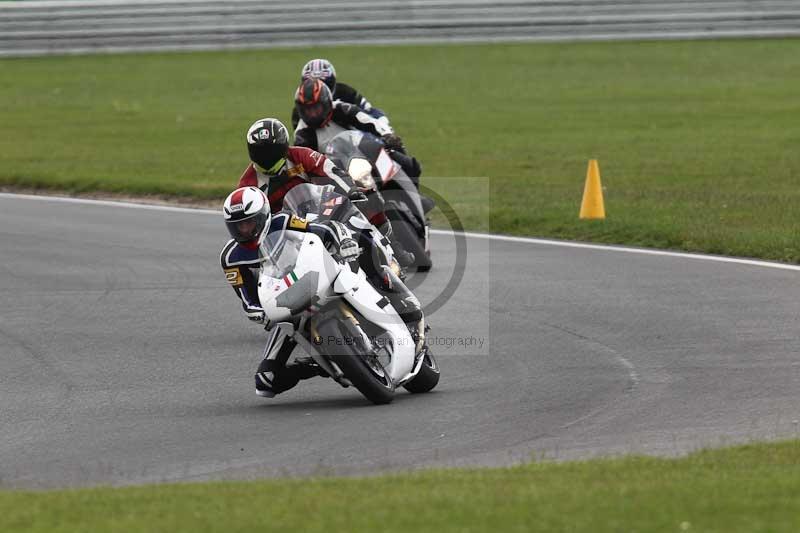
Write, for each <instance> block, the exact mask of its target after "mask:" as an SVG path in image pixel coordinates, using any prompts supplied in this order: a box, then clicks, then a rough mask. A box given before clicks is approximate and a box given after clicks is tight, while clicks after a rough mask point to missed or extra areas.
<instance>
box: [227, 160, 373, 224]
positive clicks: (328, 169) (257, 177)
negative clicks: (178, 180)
mask: <svg viewBox="0 0 800 533" xmlns="http://www.w3.org/2000/svg"><path fill="white" fill-rule="evenodd" d="M306 182H310V183H314V184H315V185H333V186H334V187H336V191H337V192H339V193H341V194H344V195H346V196H347V195H349V194H350V192H351V191H352V190H353V189H354V187H355V186H354V185H353V180H352V179H351V178H350V176H349V175H348V174H347V172H345V171H344V170H342V169H340V168H338V167H337V166H336V165H334V164H333V163H332V162H331V161H330V160H329V159H328V158H327V157H325V156H324V155H323V154H321V153H319V152H317V151H315V150H312V149H311V148H305V147H302V146H290V147H289V152H288V153H287V154H286V165H285V166H284V168H283V169H282V170H281V171H280V172H279V173H278V175H277V176H267V175H266V174H264V173H263V172H261V171H260V170H258V169H257V168H256V167H255V166H254V165H253V164H252V163H250V164H249V165H247V168H246V169H245V171H244V173H243V174H242V175H241V177H240V178H239V187H258V188H259V189H261V190H262V191H264V192H265V193H266V194H267V199H268V200H269V207H270V210H271V211H272V212H273V213H277V212H278V211H280V210H281V209H283V197H284V196H286V193H287V192H289V191H290V190H291V189H292V188H293V187H295V186H296V185H300V184H301V183H306ZM368 198H369V201H368V202H367V205H366V206H364V211H365V213H364V214H365V215H366V216H367V218H368V219H369V221H370V222H371V223H373V224H375V226H377V227H381V226H382V225H383V224H385V223H386V221H387V220H386V215H385V214H384V212H383V200H382V199H381V198H380V195H378V194H377V193H373V194H369V193H368Z"/></svg>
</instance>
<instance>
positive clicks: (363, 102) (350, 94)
mask: <svg viewBox="0 0 800 533" xmlns="http://www.w3.org/2000/svg"><path fill="white" fill-rule="evenodd" d="M308 78H318V79H320V80H322V81H323V82H324V83H325V85H327V86H328V89H330V90H331V94H332V95H333V99H334V100H340V101H342V102H345V103H348V104H353V105H355V106H358V107H360V108H361V109H362V110H363V111H365V112H366V113H368V114H369V115H371V116H373V117H375V118H381V117H384V120H385V121H386V122H387V124H388V122H389V117H387V116H386V114H385V113H384V112H383V111H381V110H380V109H378V108H377V107H374V106H373V105H372V104H371V103H370V102H369V100H367V99H366V98H365V97H364V96H363V95H362V94H361V93H360V92H358V91H357V90H355V89H354V88H353V87H351V86H350V85H347V84H346V83H342V82H340V81H337V79H336V69H335V68H333V64H332V63H331V62H330V61H328V60H327V59H312V60H311V61H309V62H308V63H306V64H305V65H303V70H302V71H301V73H300V81H301V82H302V81H303V80H306V79H308ZM299 120H300V115H298V114H297V109H296V108H292V127H294V128H297V123H298V122H299Z"/></svg>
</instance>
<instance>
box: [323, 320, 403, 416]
mask: <svg viewBox="0 0 800 533" xmlns="http://www.w3.org/2000/svg"><path fill="white" fill-rule="evenodd" d="M318 331H319V336H320V339H319V340H320V344H319V347H320V350H321V351H322V352H323V353H325V354H327V355H328V357H330V358H331V360H332V361H334V362H335V363H336V364H337V365H338V366H339V368H340V369H341V370H342V372H343V373H344V375H345V377H346V378H347V379H349V380H350V383H352V384H353V386H354V387H355V388H356V389H358V390H359V392H361V394H363V395H364V396H365V397H366V398H367V399H368V400H369V401H371V402H372V403H375V404H387V403H390V402H391V401H392V400H393V399H394V382H392V378H391V377H390V376H389V373H388V372H386V370H385V369H384V368H383V366H382V365H381V363H380V362H379V361H378V360H377V357H375V356H374V353H373V351H372V349H371V348H370V347H368V346H366V344H365V342H364V340H363V338H362V337H361V335H360V334H359V332H357V331H356V330H355V327H354V326H353V325H352V324H350V322H349V321H348V320H347V319H345V318H342V319H341V320H337V319H331V320H327V321H325V322H323V323H322V324H320V326H319V329H318Z"/></svg>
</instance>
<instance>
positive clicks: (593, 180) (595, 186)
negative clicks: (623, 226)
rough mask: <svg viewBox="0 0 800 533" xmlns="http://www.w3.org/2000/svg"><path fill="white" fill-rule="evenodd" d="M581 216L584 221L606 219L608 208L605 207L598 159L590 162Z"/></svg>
mask: <svg viewBox="0 0 800 533" xmlns="http://www.w3.org/2000/svg"><path fill="white" fill-rule="evenodd" d="M579 216H580V218H582V219H603V218H606V208H605V205H603V186H602V185H600V169H599V167H598V166H597V159H590V160H589V169H588V170H587V171H586V185H585V186H584V187H583V201H582V202H581V213H580V215H579Z"/></svg>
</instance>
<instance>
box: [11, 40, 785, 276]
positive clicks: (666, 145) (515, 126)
mask: <svg viewBox="0 0 800 533" xmlns="http://www.w3.org/2000/svg"><path fill="white" fill-rule="evenodd" d="M315 56H325V57H328V58H329V59H331V60H332V61H333V62H334V64H335V65H336V66H337V70H338V73H339V77H340V78H341V79H342V80H343V81H346V82H349V83H352V84H353V85H355V86H356V87H357V88H359V89H360V90H361V91H362V92H363V93H364V94H366V95H367V96H368V97H369V98H370V99H371V100H372V101H373V102H374V103H375V104H376V105H378V106H380V107H382V108H384V109H385V110H386V111H387V112H388V113H389V115H390V116H391V117H392V121H393V123H394V125H395V126H396V128H397V130H398V132H399V133H400V134H401V135H402V136H403V137H404V138H405V139H406V141H407V144H408V146H409V148H410V150H411V151H412V152H413V153H414V154H415V155H417V156H418V157H419V159H420V160H422V161H423V164H424V167H425V174H426V176H428V178H427V180H426V182H427V183H428V184H429V185H431V186H432V187H433V188H434V189H436V190H437V191H438V192H440V193H441V194H442V195H443V196H444V197H446V198H447V199H448V200H449V201H450V202H451V203H453V205H454V207H455V208H456V209H457V210H458V213H459V215H460V216H461V218H462V220H463V222H464V224H465V226H466V227H467V228H468V229H473V230H479V231H493V232H499V233H512V234H525V235H536V236H546V237H558V238H569V239H579V240H592V241H601V242H613V243H624V244H632V245H644V246H655V247H668V248H679V249H685V250H693V251H705V252H712V253H721V254H734V255H743V256H754V257H762V258H769V259H777V260H784V261H792V262H798V261H800V187H799V186H798V185H799V184H800V151H798V150H797V146H798V144H799V143H800V120H797V117H798V116H800V99H798V98H797V94H800V77H798V76H797V75H796V73H797V72H798V71H800V40H746V41H738V40H728V41H699V42H646V43H630V42H626V43H577V44H563V43H559V44H509V45H458V46H455V45H452V46H393V47H369V48H366V47H334V48H326V49H292V50H260V51H236V52H208V53H191V54H180V53H173V54H167V53H165V54H131V55H98V56H86V57H47V58H25V59H3V60H0V71H2V72H3V76H2V77H0V116H2V117H3V119H2V121H0V185H5V186H18V187H27V188H31V187H34V188H37V187H41V188H51V189H61V190H68V191H72V192H87V191H98V190H99V191H108V192H118V193H126V194H133V195H136V194H161V195H179V196H190V197H194V198H201V199H209V198H216V199H221V198H223V197H224V196H225V194H226V193H227V192H229V190H230V189H231V188H232V187H233V185H234V184H235V182H236V178H237V177H238V175H239V173H240V171H241V170H242V168H243V167H244V164H245V162H246V152H245V147H244V139H243V137H244V132H245V130H246V128H247V127H248V126H249V124H250V123H251V122H252V121H253V120H255V119H257V118H260V117H262V116H277V117H279V118H282V119H284V120H287V119H288V116H289V110H290V108H291V103H292V93H293V90H294V87H295V85H296V83H297V79H298V73H299V69H300V67H301V66H302V64H303V63H304V62H305V61H306V60H307V59H309V58H311V57H315ZM590 158H597V159H599V161H600V168H601V174H602V178H603V184H604V186H605V188H606V191H605V195H606V208H607V213H608V217H607V219H606V220H605V221H600V222H596V221H595V222H587V221H579V220H578V218H577V213H578V208H579V205H580V197H581V193H582V188H583V180H584V176H585V172H586V164H587V160H588V159H590ZM431 176H440V177H441V178H438V179H433V178H431ZM461 176H478V177H485V178H486V182H487V186H486V187H479V188H478V189H477V190H476V189H474V188H472V187H470V186H469V185H468V184H467V183H465V182H464V181H463V180H461V179H458V178H459V177H461ZM486 191H488V192H489V194H488V197H489V200H488V202H487V198H486V196H487V194H486Z"/></svg>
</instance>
